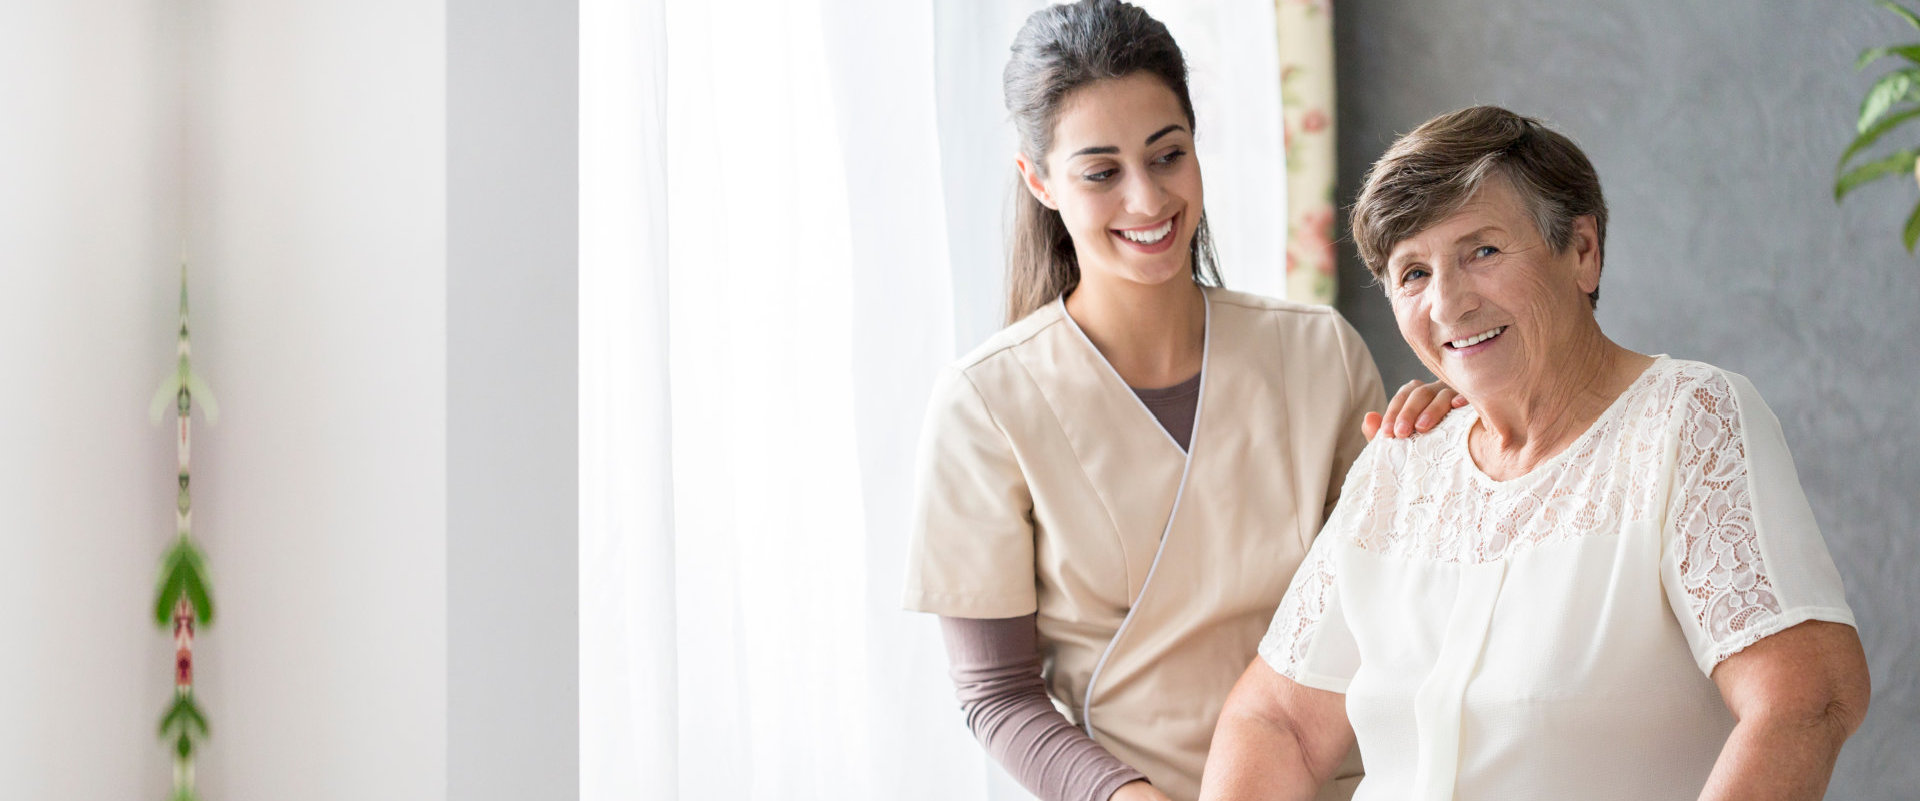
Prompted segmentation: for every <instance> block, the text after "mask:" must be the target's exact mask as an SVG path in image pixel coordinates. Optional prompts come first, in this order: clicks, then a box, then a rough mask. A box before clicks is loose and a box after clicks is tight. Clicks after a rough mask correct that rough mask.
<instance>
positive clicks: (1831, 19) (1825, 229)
mask: <svg viewBox="0 0 1920 801" xmlns="http://www.w3.org/2000/svg"><path fill="white" fill-rule="evenodd" d="M1335 25H1336V29H1335V37H1336V40H1337V41H1336V46H1335V47H1336V54H1337V58H1338V60H1339V89H1340V93H1341V94H1340V98H1339V109H1338V111H1339V117H1338V119H1339V121H1340V125H1341V132H1340V148H1341V152H1340V162H1341V164H1340V166H1341V170H1340V175H1341V186H1340V190H1339V192H1340V198H1341V200H1342V202H1343V203H1344V202H1350V201H1351V199H1352V198H1353V196H1354V194H1355V193H1356V192H1357V191H1358V183H1359V179H1360V176H1361V175H1362V174H1363V173H1364V172H1365V170H1366V168H1367V166H1368V165H1369V164H1371V163H1372V161H1373V160H1374V159H1375V158H1377V157H1378V156H1379V155H1380V153H1381V151H1383V150H1384V149H1385V148H1386V146H1387V145H1388V144H1389V143H1391V141H1392V139H1393V137H1394V136H1395V135H1396V134H1397V133H1401V132H1405V131H1407V130H1410V129H1412V128H1413V127H1414V126H1416V125H1418V124H1419V123H1420V122H1422V121H1424V120H1426V119H1427V118H1429V117H1431V116H1433V115H1435V114H1438V113H1440V112H1443V111H1447V110H1451V109H1454V108H1458V107H1460V106H1466V105H1471V104H1474V103H1492V104H1496V105H1501V106H1506V107H1508V108H1511V109H1514V110H1516V111H1519V112H1521V113H1524V114H1529V115H1532V116H1537V117H1541V118H1544V119H1546V120H1547V121H1549V122H1550V123H1551V124H1553V125H1554V126H1555V127H1556V128H1558V129H1559V130H1561V131H1562V132H1564V133H1566V134H1568V135H1569V136H1572V137H1573V138H1574V139H1575V140H1576V141H1578V142H1579V143H1580V144H1581V146H1582V147H1583V148H1584V149H1585V150H1586V151H1587V154H1588V155H1589V156H1590V157H1591V158H1592V159H1593V161H1594V164H1595V166H1596V167H1597V168H1598V170H1599V172H1600V178H1601V181H1602V183H1603V184H1604V186H1605V187H1606V191H1607V196H1608V199H1609V201H1610V203H1609V205H1610V207H1611V210H1612V220H1611V224H1610V225H1609V226H1608V228H1609V237H1608V242H1607V260H1606V267H1605V273H1604V276H1603V278H1602V282H1601V295H1602V301H1601V304H1600V310H1599V314H1600V320H1601V324H1602V326H1603V327H1604V328H1605V329H1606V331H1607V332H1608V333H1609V334H1610V335H1612V336H1613V337H1614V338H1615V339H1616V340H1617V341H1619V342H1621V343H1622V344H1624V345H1626V346H1627V347H1630V348H1633V349H1635V350H1639V351H1642V352H1647V353H1668V354H1671V355H1673V356H1675V357H1680V358H1690V359H1699V360H1702V361H1706V362H1711V363H1713V364H1717V365H1720V366H1722V367H1725V368H1727V369H1730V370H1734V371H1736V372H1739V373H1741V374H1743V375H1745V376H1747V377H1748V378H1750V379H1752V381H1753V383H1754V385H1755V386H1756V387H1758V388H1759V390H1760V392H1761V394H1762V395H1764V396H1765V397H1766V399H1767V402H1768V403H1769V404H1770V405H1771V406H1772V407H1773V410H1774V412H1775V414H1777V415H1778V416H1779V417H1780V422H1781V425H1782V426H1783V427H1784V428H1785V430H1786V434H1787V440H1788V442H1789V444H1790V445H1791V446H1792V447H1793V450H1794V456H1795V460H1796V462H1797V463H1798V465H1799V470H1800V479H1801V482H1802V483H1803V484H1804V485H1805V487H1806V490H1807V494H1808V496H1809V498H1810V499H1811V501H1812V503H1813V509H1814V514H1815V516H1816V518H1818V520H1819V522H1820V524H1821V527H1822V530H1823V531H1824V533H1825V534H1826V537H1827V542H1828V544H1829V545H1830V546H1831V548H1832V550H1833V555H1834V559H1835V561H1836V562H1837V563H1838V564H1839V567H1840V571H1841V573H1842V574H1843V575H1844V576H1845V577H1846V578H1847V581H1848V587H1847V596H1848V599H1849V600H1850V601H1851V602H1852V604H1853V608H1854V612H1855V613H1856V614H1857V616H1858V618H1859V622H1860V628H1861V633H1862V636H1863V638H1864V639H1865V641H1866V647H1867V656H1868V659H1869V661H1870V663H1871V665H1872V670H1873V681H1874V693H1873V708H1872V709H1871V710H1870V712H1869V714H1868V716H1867V721H1866V724H1865V725H1864V727H1863V728H1862V729H1861V731H1860V732H1859V733H1858V734H1856V735H1855V736H1854V738H1853V740H1852V741H1851V742H1849V743H1848V745H1847V748H1846V750H1845V751H1844V752H1843V753H1842V754H1841V758H1840V765H1839V767H1838V769H1837V771H1836V774H1835V777H1834V779H1833V784H1832V786H1831V792H1830V793H1829V797H1831V798H1835V799H1889V800H1891V799H1911V798H1913V797H1914V794H1915V792H1916V791H1915V789H1914V788H1916V787H1920V760H1915V759H1913V754H1914V753H1915V748H1916V747H1917V746H1920V687H1916V679H1915V675H1916V674H1917V673H1920V649H1917V647H1916V637H1915V634H1916V628H1920V626H1916V623H1915V617H1914V612H1915V611H1916V610H1920V589H1917V588H1920V581H1916V579H1917V578H1920V575H1917V574H1920V569H1916V553H1917V551H1916V548H1915V546H1914V539H1913V535H1912V530H1911V527H1912V521H1914V520H1916V519H1920V492H1915V490H1916V488H1917V487H1920V456H1916V455H1915V453H1914V446H1915V445H1916V444H1920V415H1916V414H1915V413H1914V412H1913V406H1914V404H1913V396H1914V390H1915V388H1917V387H1920V358H1916V353H1917V352H1920V351H1917V350H1916V347H1915V345H1914V343H1915V342H1916V341H1920V312H1917V311H1916V310H1920V260H1916V259H1915V258H1913V257H1910V256H1908V255H1907V254H1906V253H1905V252H1904V251H1902V249H1901V246H1900V243H1899V236H1898V232H1899V228H1900V225H1901V223H1902V221H1903V220H1904V219H1905V216H1906V211H1907V209H1909V208H1911V206H1912V204H1913V202H1914V199H1915V197H1916V194H1920V192H1917V190H1916V188H1915V186H1914V185H1913V183H1912V182H1910V181H1903V182H1893V181H1888V182H1886V183H1885V184H1884V185H1880V186H1870V187H1867V188H1865V189H1862V190H1859V191H1857V192H1855V193H1854V194H1853V195H1852V196H1849V197H1848V199H1847V202H1846V205H1844V206H1839V207H1836V206H1835V205H1834V203H1833V200H1832V177H1833V166H1834V159H1835V158H1836V157H1837V156H1838V155H1839V153H1840V151H1841V150H1842V149H1843V148H1845V147H1846V145H1847V143H1848V141H1850V138H1851V137H1850V134H1851V122H1850V120H1851V118H1852V115H1853V113H1854V112H1855V111H1856V110H1857V108H1858V104H1859V100H1860V98H1861V96H1862V95H1863V94H1864V92H1865V90H1866V88H1867V86H1868V85H1869V84H1870V83H1871V81H1872V78H1873V77H1874V76H1875V75H1877V74H1878V73H1879V72H1884V71H1885V70H1886V69H1887V67H1886V66H1880V67H1876V68H1870V69H1869V70H1868V72H1867V74H1864V75H1862V74H1856V73H1855V72H1854V71H1853V69H1852V60H1853V58H1854V56H1855V55H1856V54H1858V53H1859V51H1860V50H1861V49H1863V48H1865V47H1869V46H1873V45H1879V44H1892V43H1897V42H1905V41H1912V40H1914V39H1916V38H1920V35H1916V33H1915V31H1913V30H1912V29H1910V28H1908V27H1907V26H1906V25H1905V24H1904V23H1902V22H1900V21H1899V20H1898V19H1897V18H1895V17H1894V16H1893V15H1892V14H1890V13H1888V12H1886V11H1884V10H1881V9H1878V8H1875V7H1873V6H1872V5H1870V4H1868V3H1866V2H1835V3H1828V2H1821V3H1777V2H1776V3H1764V4H1763V3H1757V2H1745V3H1713V4H1704V3H1669V2H1666V1H1665V0H1614V1H1611V2H1606V3H1593V2H1589V1H1588V0H1529V1H1528V2H1511V1H1510V2H1500V1H1499V0H1441V1H1440V2H1428V3H1418V4H1409V3H1404V2H1398V1H1397V0H1346V1H1345V2H1342V3H1340V4H1339V6H1338V14H1337V16H1336V17H1335ZM1916 138H1920V128H1916V129H1914V130H1912V131H1910V132H1908V134H1907V141H1906V142H1905V143H1903V144H1911V143H1912V141H1913V140H1914V139H1916ZM1341 269H1342V276H1341V278H1342V280H1341V292H1342V299H1341V301H1340V308H1341V310H1342V311H1343V312H1344V313H1345V314H1346V315H1347V316H1348V317H1349V318H1350V319H1351V320H1353V322H1354V324H1355V325H1356V326H1358V327H1359V328H1360V331H1361V333H1362V334H1363V335H1364V336H1365V337H1366V339H1367V342H1368V344H1369V345H1370V346H1371V347H1372V348H1373V353H1374V356H1375V358H1376V359H1378V360H1379V363H1380V369H1381V372H1382V373H1383V375H1384V376H1385V378H1386V380H1387V383H1388V385H1389V386H1392V385H1394V384H1395V383H1397V382H1402V381H1405V380H1407V379H1409V378H1414V377H1425V376H1426V371H1425V370H1424V369H1423V368H1422V367H1421V366H1420V364H1419V362H1418V361H1417V360H1415V359H1414V357H1413V355H1412V353H1411V352H1410V351H1408V350H1407V347H1406V345H1405V343H1403V342H1402V341H1401V340H1400V337H1399V335H1398V333H1397V332H1396V330H1395V328H1394V324H1393V317H1392V313H1391V312H1390V310H1389V309H1388V307H1387V304H1386V302H1385V300H1384V298H1383V297H1382V296H1381V294H1380V290H1379V288H1378V287H1375V286H1371V285H1370V280H1371V279H1370V277H1369V276H1368V275H1367V273H1366V270H1365V269H1364V268H1362V267H1361V266H1360V264H1359V260H1358V257H1357V256H1355V255H1354V253H1353V251H1352V248H1351V246H1350V245H1349V246H1348V247H1347V252H1346V254H1345V260H1344V263H1343V264H1342V266H1341Z"/></svg>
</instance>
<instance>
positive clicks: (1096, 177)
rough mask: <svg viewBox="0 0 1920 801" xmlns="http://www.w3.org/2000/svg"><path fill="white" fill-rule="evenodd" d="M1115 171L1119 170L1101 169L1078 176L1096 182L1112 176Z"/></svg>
mask: <svg viewBox="0 0 1920 801" xmlns="http://www.w3.org/2000/svg"><path fill="white" fill-rule="evenodd" d="M1117 172H1119V170H1101V171H1099V172H1090V173H1087V174H1085V175H1082V176H1080V177H1081V178H1085V179H1086V180H1089V181H1092V182H1094V183H1096V184H1097V183H1100V182H1102V181H1105V180H1107V179H1108V178H1112V177H1113V174H1114V173H1117Z"/></svg>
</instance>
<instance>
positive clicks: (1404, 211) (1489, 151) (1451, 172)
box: [1349, 106, 1607, 306]
mask: <svg viewBox="0 0 1920 801" xmlns="http://www.w3.org/2000/svg"><path fill="white" fill-rule="evenodd" d="M1489 177H1496V178H1501V179H1504V180H1506V181H1507V182H1508V184H1509V185H1511V186H1512V187H1513V190H1514V193H1515V194H1517V195H1519V197H1520V202H1521V205H1522V206H1524V207H1525V208H1526V209H1527V212H1528V214H1529V215H1530V216H1531V217H1533V226H1534V228H1535V229H1536V230H1537V231H1538V232H1539V233H1540V237H1541V238H1542V239H1545V240H1546V241H1547V244H1548V245H1549V246H1551V247H1552V248H1553V250H1554V252H1556V253H1559V252H1564V251H1565V250H1566V249H1567V246H1568V245H1570V244H1572V241H1573V221H1574V218H1576V217H1582V216H1591V217H1593V222H1594V230H1595V231H1596V236H1597V237H1598V238H1599V241H1598V242H1596V243H1595V245H1596V247H1597V248H1598V252H1597V253H1596V256H1604V254H1605V253H1606V241H1607V201H1606V198H1605V197H1603V196H1602V195H1601V194H1600V176H1599V175H1598V174H1596V173H1595V172H1594V171H1593V163H1592V162H1590V161H1588V160H1587V154H1585V153H1582V152H1580V147H1579V146H1578V145H1575V144H1574V143H1573V140H1571V139H1568V138H1566V137H1565V136H1562V135H1560V134H1559V133H1556V132H1554V131H1553V130H1552V129H1550V128H1548V127H1546V126H1545V125H1543V124H1541V122H1540V121H1539V120H1536V119H1532V118H1530V117H1522V116H1520V115H1518V114H1515V113H1513V112H1511V111H1508V110H1506V109H1503V108H1499V107H1496V106H1474V107H1472V108H1465V109H1461V110H1459V111H1454V112H1450V113H1447V114H1442V115H1440V116H1438V117H1434V118H1433V119H1431V120H1428V121H1426V123H1424V124H1422V125H1421V126H1420V127H1418V128H1415V129H1413V132H1412V133H1409V134H1407V135H1405V136H1402V137H1400V138H1399V140H1397V141H1395V142H1394V143H1393V147H1390V148H1387V152H1386V155H1383V156H1381V157H1380V160H1379V161H1376V162H1374V164H1373V169H1371V170H1369V171H1368V172H1367V179H1366V183H1365V185H1364V188H1362V189H1361V190H1360V199H1359V200H1357V201H1355V202H1354V204H1353V212H1352V216H1351V217H1350V218H1349V220H1350V224H1351V227H1352V229H1353V241H1354V244H1356V245H1358V246H1359V248H1360V258H1361V259H1362V260H1364V261H1365V262H1366V263H1367V269H1368V270H1371V271H1372V272H1373V277H1374V279H1375V280H1379V281H1382V282H1384V281H1385V280H1386V270H1387V257H1388V255H1390V254H1391V253H1392V252H1393V246H1394V245H1397V244H1399V243H1400V242H1402V241H1404V240H1406V239H1407V238H1408V237H1411V236H1414V235H1416V234H1418V233H1420V232H1421V231H1424V230H1426V229H1427V228H1428V227H1430V226H1432V225H1434V224H1436V223H1439V222H1440V221H1442V220H1445V219H1446V218H1447V217H1450V216H1452V215H1453V213H1454V212H1457V211H1459V210H1460V207H1461V206H1464V205H1466V204H1467V201H1469V200H1471V199H1472V198H1473V195H1474V193H1475V192H1477V191H1479V189H1480V187H1481V186H1482V185H1484V184H1485V183H1486V181H1487V179H1488V178H1489ZM1587 298H1588V299H1589V300H1590V301H1591V302H1592V303H1593V304H1594V305H1595V306H1598V305H1599V303H1600V290H1599V289H1598V288H1597V287H1596V288H1595V289H1594V290H1593V291H1592V292H1591V293H1588V295H1587Z"/></svg>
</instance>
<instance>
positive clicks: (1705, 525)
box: [1662, 371, 1853, 673]
mask: <svg viewBox="0 0 1920 801" xmlns="http://www.w3.org/2000/svg"><path fill="white" fill-rule="evenodd" d="M1675 413H1676V414H1677V415H1678V417H1679V420H1678V425H1677V427H1676V432H1677V435H1678V438H1679V442H1678V445H1677V450H1676V452H1675V458H1674V462H1673V483H1672V491H1671V493H1670V494H1669V496H1668V504H1669V505H1668V509H1667V524H1666V537H1667V546H1666V555H1665V558H1664V559H1663V560H1662V572H1663V576H1662V578H1663V580H1664V582H1665V583H1666V585H1667V593H1668V598H1669V601H1670V602H1671V603H1672V606H1673V609H1674V614H1675V615H1676V616H1677V617H1678V618H1679V619H1680V623H1681V627H1682V629H1684V630H1685V632H1686V635H1687V640H1688V644H1689V645H1690V646H1691V647H1692V649H1693V654H1694V659H1695V661H1696V662H1697V663H1698V664H1699V666H1700V669H1701V671H1702V672H1706V673H1711V672H1712V671H1713V667H1714V666H1715V665H1718V664H1719V663H1720V662H1721V661H1722V660H1724V659H1726V658H1727V657H1729V656H1732V655H1733V654H1735V653H1738V652H1739V651H1741V650H1742V649H1744V648H1746V647H1747V646H1749V645H1752V644H1753V643H1755V642H1758V641H1760V640H1761V639H1762V638H1765V637H1767V636H1768V635H1771V634H1774V633H1777V632H1779V631H1782V630H1784V629H1786V628H1788V627H1790V626H1793V625H1795V624H1798V623H1801V622H1804V621H1807V620H1814V619H1821V620H1833V621H1836V622H1842V623H1846V624H1848V625H1852V623H1853V615H1852V612H1851V611H1849V610H1848V609H1847V607H1846V599H1845V595H1844V592H1843V590H1842V588H1841V585H1840V577H1839V573H1838V571H1837V570H1835V569H1834V567H1833V559H1832V557H1831V556H1829V555H1828V553H1827V550H1826V544H1825V542H1824V541H1823V540H1822V539H1821V537H1820V530H1819V528H1818V527H1817V526H1816V525H1815V524H1814V520H1813V511H1812V509H1811V508H1810V507H1809V506H1808V504H1807V499H1806V495H1805V493H1804V492H1803V491H1802V490H1801V488H1800V482H1799V479H1798V477H1797V476H1796V475H1795V473H1794V470H1793V457H1792V455H1791V454H1790V453H1788V451H1787V446H1786V440H1785V438H1784V436H1782V434H1781V432H1780V424H1779V421H1778V420H1776V419H1775V418H1774V417H1773V414H1772V412H1771V411H1769V410H1768V409H1767V407H1766V404H1765V403H1763V402H1761V400H1760V398H1759V395H1758V393H1755V392H1754V391H1753V388H1752V385H1751V384H1748V383H1747V382H1746V379H1744V378H1742V377H1740V376H1737V375H1734V374H1731V373H1725V372H1721V371H1713V372H1711V373H1708V374H1706V375H1703V376H1702V377H1701V378H1700V380H1698V381H1695V382H1691V384H1690V386H1688V387H1686V388H1685V389H1684V390H1683V391H1682V393H1681V394H1680V396H1679V397H1678V398H1676V400H1675Z"/></svg>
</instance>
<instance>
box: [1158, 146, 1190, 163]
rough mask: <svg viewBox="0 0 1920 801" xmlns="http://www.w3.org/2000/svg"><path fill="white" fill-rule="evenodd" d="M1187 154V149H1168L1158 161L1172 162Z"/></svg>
mask: <svg viewBox="0 0 1920 801" xmlns="http://www.w3.org/2000/svg"><path fill="white" fill-rule="evenodd" d="M1185 155H1187V151H1185V150H1180V149H1178V148H1176V149H1173V150H1169V151H1167V154H1166V155H1164V156H1161V157H1160V158H1158V159H1156V161H1158V162H1160V163H1161V164H1172V163H1174V162H1176V161H1179V160H1180V157H1182V156H1185Z"/></svg>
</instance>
